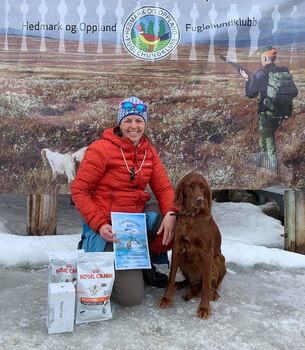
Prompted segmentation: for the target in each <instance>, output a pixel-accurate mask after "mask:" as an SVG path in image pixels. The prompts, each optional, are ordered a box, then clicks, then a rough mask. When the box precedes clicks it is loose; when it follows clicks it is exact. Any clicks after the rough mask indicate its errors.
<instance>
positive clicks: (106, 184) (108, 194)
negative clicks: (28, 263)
mask: <svg viewBox="0 0 305 350" xmlns="http://www.w3.org/2000/svg"><path fill="white" fill-rule="evenodd" d="M115 132H116V129H106V130H105V131H104V133H103V136H102V139H101V140H98V141H95V142H93V143H92V144H91V145H90V146H89V147H88V149H87V151H86V153H85V156H84V159H83V160H82V161H81V163H80V167H79V169H78V171H77V175H76V177H75V179H74V181H73V182H72V184H71V194H72V198H73V201H74V203H75V206H76V208H77V209H78V210H79V211H80V213H81V215H82V216H83V217H84V219H85V221H86V223H87V224H88V225H89V226H90V227H91V228H92V229H93V230H94V231H96V232H98V231H99V228H100V227H101V226H102V225H104V224H106V223H109V224H110V223H111V212H112V211H113V212H127V213H140V212H143V209H144V205H145V203H146V202H147V201H148V200H149V199H150V195H149V194H148V193H147V192H146V191H145V187H146V185H147V184H149V185H150V187H151V189H152V191H153V192H154V194H155V196H156V199H157V200H158V202H159V206H160V209H161V211H162V214H163V215H165V214H166V213H167V212H168V211H169V210H172V209H173V200H174V190H173V187H172V185H171V183H170V180H169V178H168V176H167V173H166V171H165V168H164V167H163V165H162V163H161V160H160V158H159V156H158V154H157V152H156V150H155V148H154V147H152V146H151V144H150V143H149V140H148V139H147V138H146V137H142V139H141V140H140V142H139V144H138V146H136V147H135V146H134V145H133V144H132V142H131V141H130V140H129V139H123V138H121V137H119V136H118V135H116V133H115ZM121 150H122V151H123V153H124V156H125V159H126V161H127V164H128V168H129V170H131V168H132V166H134V168H135V171H137V170H138V169H139V168H140V167H141V165H142V168H141V170H140V171H139V172H138V173H136V174H135V177H134V180H131V174H130V172H129V171H128V170H127V167H126V164H125V162H124V159H123V155H122V152H121ZM145 153H146V156H145ZM144 156H145V160H144V162H143V159H144ZM142 162H143V164H142Z"/></svg>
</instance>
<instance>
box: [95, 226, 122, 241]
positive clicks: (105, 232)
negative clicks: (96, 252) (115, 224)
mask: <svg viewBox="0 0 305 350" xmlns="http://www.w3.org/2000/svg"><path fill="white" fill-rule="evenodd" d="M99 234H100V236H101V237H102V238H103V239H104V240H105V241H106V242H118V240H117V239H116V238H115V234H114V233H113V232H112V226H111V225H109V224H105V225H103V226H101V227H100V229H99Z"/></svg>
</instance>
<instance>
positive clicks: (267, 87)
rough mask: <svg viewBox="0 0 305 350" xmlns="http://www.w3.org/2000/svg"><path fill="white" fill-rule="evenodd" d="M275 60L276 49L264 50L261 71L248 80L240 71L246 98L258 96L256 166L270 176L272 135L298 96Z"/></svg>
mask: <svg viewBox="0 0 305 350" xmlns="http://www.w3.org/2000/svg"><path fill="white" fill-rule="evenodd" d="M276 58H277V49H276V48H274V47H272V46H266V47H264V48H263V49H262V51H261V64H262V66H263V67H262V68H261V69H259V70H257V71H256V72H255V74H254V75H253V76H251V77H250V76H249V75H248V74H247V73H246V72H245V71H244V70H242V69H241V70H240V73H241V75H242V76H243V77H244V78H245V80H246V85H245V93H246V96H247V97H249V98H256V97H257V96H258V95H259V102H258V116H259V129H260V153H259V154H258V156H257V159H256V164H257V166H260V167H265V168H268V169H269V170H271V171H273V172H277V171H278V157H277V152H276V143H275V133H276V130H277V129H278V128H279V127H280V126H281V124H282V122H283V120H284V119H287V118H289V117H290V116H291V113H292V100H293V98H294V97H296V96H297V95H298V90H297V88H296V86H295V84H294V82H293V78H292V75H291V74H290V72H289V70H288V69H287V68H286V67H280V66H277V65H276V64H275V60H276Z"/></svg>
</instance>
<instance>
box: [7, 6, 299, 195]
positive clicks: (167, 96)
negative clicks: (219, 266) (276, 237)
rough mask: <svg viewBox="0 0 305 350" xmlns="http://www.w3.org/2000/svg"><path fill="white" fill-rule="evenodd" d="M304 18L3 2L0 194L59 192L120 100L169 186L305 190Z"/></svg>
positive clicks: (253, 11)
mask: <svg viewBox="0 0 305 350" xmlns="http://www.w3.org/2000/svg"><path fill="white" fill-rule="evenodd" d="M304 14H305V1H295V0H281V1H279V0H277V1H268V2H266V1H262V0H257V1H248V2H245V1H241V0H236V1H234V2H232V3H229V2H224V1H220V0H214V1H212V0H211V1H209V0H206V1H203V0H201V1H198V0H197V1H193V2H184V1H170V0H163V1H162V0H160V1H158V2H151V1H121V0H116V1H114V2H110V1H105V0H77V1H74V0H3V1H1V3H0V64H1V65H0V89H1V94H0V192H2V193H4V192H14V193H33V192H54V191H56V192H59V193H69V182H71V180H72V179H73V177H74V176H75V170H76V168H77V163H78V162H79V161H80V160H81V159H82V157H83V154H84V152H85V150H86V147H87V146H88V145H89V144H90V143H92V142H93V141H94V140H97V139H98V138H99V137H100V135H101V133H102V131H103V130H104V129H105V128H109V127H114V126H115V125H116V123H117V112H118V107H119V103H120V101H122V100H123V99H124V98H126V97H130V96H136V97H139V98H140V99H141V100H143V101H144V102H145V103H147V104H148V124H147V135H148V137H149V138H150V140H151V141H152V143H153V144H154V146H155V147H156V149H157V150H158V152H159V155H160V157H161V159H162V161H163V163H164V165H165V167H166V169H167V171H168V174H169V176H170V178H171V180H172V182H173V183H174V184H175V183H176V182H177V181H178V180H179V179H180V178H181V177H182V176H183V175H185V174H186V173H188V172H190V171H198V172H200V173H202V174H203V175H204V176H205V177H206V178H207V179H208V181H209V182H210V183H211V185H212V187H213V188H221V189H225V188H247V189H258V188H264V187H268V186H270V185H274V184H285V185H289V186H296V187H302V186H303V185H304V175H305V163H304V157H305V143H304V140H305V133H304V125H305V103H304V90H303V87H304V71H305V70H304V69H305V61H304V58H305V53H304V52H305V51H304V50H305V45H304V42H305V40H304V39H305V27H304V23H305V18H304V17H305V15H304ZM264 59H266V60H267V61H268V60H269V59H271V61H272V62H271V61H268V62H269V63H270V62H271V63H272V65H274V64H275V65H276V66H277V67H281V69H280V70H279V71H276V72H271V73H270V72H268V71H266V68H265V64H266V62H267V61H265V62H264V61H263V60H264ZM268 62H267V64H269V63H268ZM269 66H270V64H269ZM274 73H276V74H274ZM253 74H255V75H254V76H253ZM263 75H264V77H263V78H262V80H261V77H262V76H263ZM264 79H265V86H264V87H263V86H262V85H261V82H262V81H263V80H264ZM250 81H251V84H252V85H251V86H250V88H249V83H250ZM246 85H248V87H247V88H246ZM292 85H294V86H295V88H296V91H295V92H291V89H290V88H289V87H290V86H292ZM247 89H248V90H247ZM249 89H250V90H251V89H252V90H251V91H250V90H249ZM255 89H256V90H257V91H256V94H255V91H254V90H255ZM283 96H284V97H283ZM282 98H284V102H283V100H282Z"/></svg>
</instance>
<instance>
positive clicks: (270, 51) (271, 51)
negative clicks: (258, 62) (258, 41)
mask: <svg viewBox="0 0 305 350" xmlns="http://www.w3.org/2000/svg"><path fill="white" fill-rule="evenodd" d="M260 53H261V55H264V56H267V57H270V58H275V57H276V56H277V49H276V48H275V47H273V46H272V45H268V46H265V47H263V48H262V49H261V50H260Z"/></svg>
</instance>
